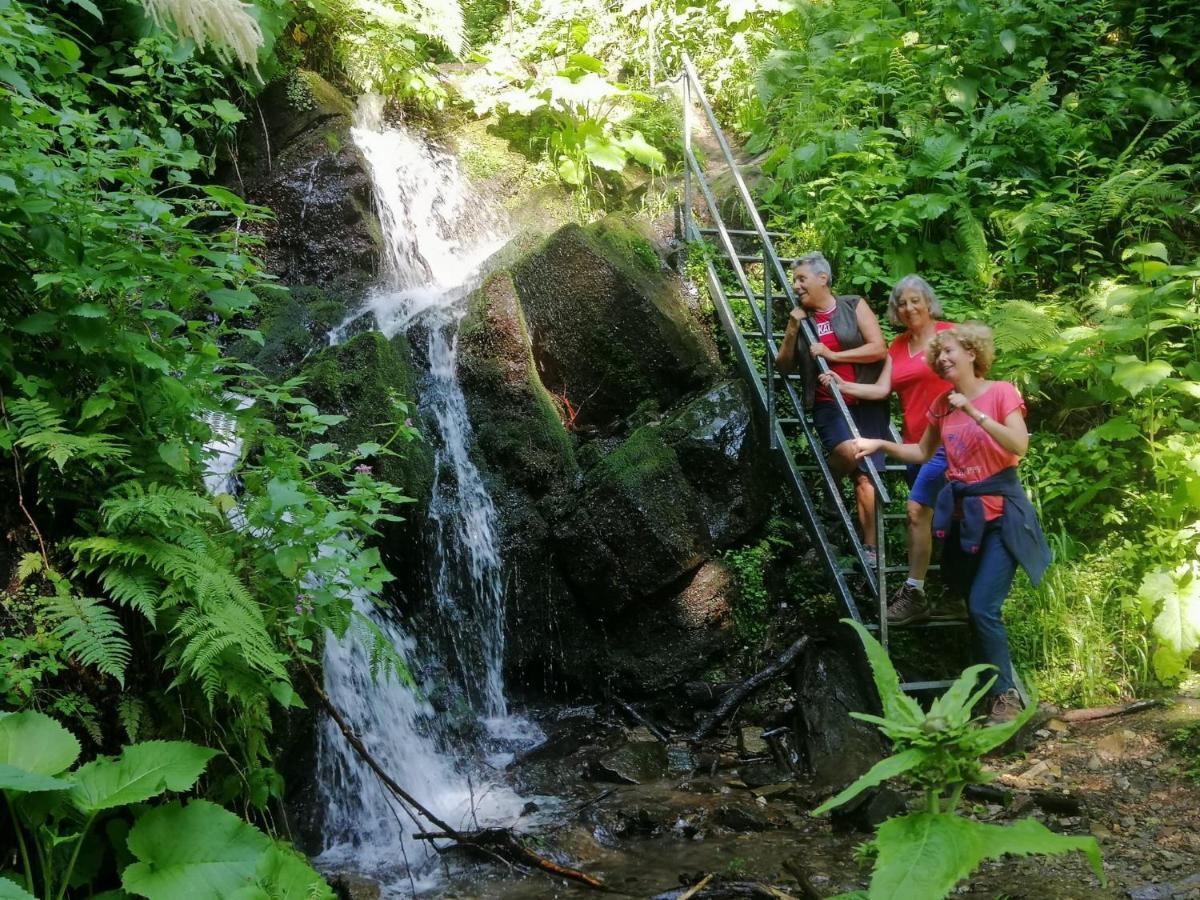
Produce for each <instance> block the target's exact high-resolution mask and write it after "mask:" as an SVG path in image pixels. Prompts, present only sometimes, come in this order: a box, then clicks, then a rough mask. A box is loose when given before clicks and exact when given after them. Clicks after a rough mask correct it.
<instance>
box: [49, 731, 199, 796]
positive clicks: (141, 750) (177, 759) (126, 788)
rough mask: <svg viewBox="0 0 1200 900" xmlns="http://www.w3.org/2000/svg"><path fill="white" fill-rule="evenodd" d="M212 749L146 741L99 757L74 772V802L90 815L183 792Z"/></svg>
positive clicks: (183, 742)
mask: <svg viewBox="0 0 1200 900" xmlns="http://www.w3.org/2000/svg"><path fill="white" fill-rule="evenodd" d="M216 754H217V752H216V751H215V750H210V749H208V748H207V747H201V746H199V745H197V744H192V743H189V742H188V741H145V742H144V743H140V744H132V745H130V746H128V747H126V748H125V749H124V750H123V751H122V752H121V755H120V756H118V757H116V758H115V759H114V758H112V757H104V756H102V757H100V758H98V759H96V760H94V761H93V762H90V763H88V764H87V765H85V766H80V767H79V769H77V770H76V772H75V788H74V790H72V792H71V802H73V803H74V804H75V805H76V806H77V807H78V808H79V809H81V810H82V811H83V812H87V813H92V812H97V811H99V810H102V809H112V808H113V807H114V806H125V805H127V804H129V803H141V802H142V801H143V800H149V799H150V798H151V797H157V796H158V795H159V794H161V793H163V792H164V791H186V790H189V789H190V788H191V787H192V785H194V784H195V783H196V779H197V778H199V777H200V775H201V773H203V772H204V767H205V766H206V765H208V761H209V760H210V759H212V758H213V757H214V756H216Z"/></svg>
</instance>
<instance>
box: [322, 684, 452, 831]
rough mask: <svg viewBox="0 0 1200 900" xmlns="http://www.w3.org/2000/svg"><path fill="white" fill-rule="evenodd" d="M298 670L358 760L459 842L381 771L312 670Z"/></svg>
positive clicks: (437, 819) (401, 797) (443, 823)
mask: <svg viewBox="0 0 1200 900" xmlns="http://www.w3.org/2000/svg"><path fill="white" fill-rule="evenodd" d="M300 668H301V670H302V671H303V672H304V676H305V677H306V678H307V679H308V684H309V686H310V687H311V688H312V689H313V692H314V693H315V694H316V696H317V699H318V700H320V701H321V705H322V706H323V707H325V711H326V712H327V713H329V717H330V718H331V719H333V722H334V724H335V725H337V727H338V730H339V731H341V733H342V734H343V735H345V736H346V740H347V741H349V742H350V746H351V747H352V748H353V749H354V752H355V753H357V754H358V757H359V759H361V760H362V761H363V762H365V763H366V764H367V766H368V767H369V768H370V769H371V771H372V772H374V773H375V775H376V777H378V778H379V780H380V781H382V782H383V783H384V785H385V786H386V787H387V789H388V790H389V791H391V792H392V793H393V794H395V795H396V796H397V797H399V798H400V799H401V800H403V801H404V802H405V803H407V804H409V805H410V806H412V807H413V809H415V810H417V812H419V813H420V814H421V815H423V816H424V817H425V818H426V819H428V820H429V821H430V822H432V823H433V824H434V825H436V826H437V827H438V828H440V829H442V831H443V832H445V833H446V834H447V836H451V837H454V838H455V839H456V840H460V839H461V838H462V835H461V834H460V833H459V832H458V831H457V830H455V829H454V828H451V827H450V826H449V825H447V824H446V823H445V822H443V821H442V820H441V819H439V818H438V817H437V816H436V815H434V814H433V813H432V812H430V811H429V810H427V809H426V808H425V807H424V806H422V805H421V804H420V803H418V802H417V801H416V800H415V799H414V798H413V796H412V795H411V794H410V793H408V791H406V790H404V788H402V787H400V785H399V784H397V783H396V781H395V780H394V779H393V778H392V776H391V775H389V774H388V773H387V772H385V771H384V770H383V767H382V766H380V765H379V763H377V762H376V761H375V757H373V756H372V755H371V754H370V753H368V752H367V748H366V747H364V746H363V742H362V741H360V740H359V739H358V735H356V734H355V733H354V729H353V728H351V727H350V725H349V723H348V722H347V721H346V720H345V719H344V718H342V714H341V713H340V712H338V709H337V707H336V706H334V705H333V701H332V700H330V699H329V695H327V694H326V693H325V691H324V689H322V687H321V686H320V685H319V684H317V679H316V678H315V677H314V676H313V673H312V670H311V669H309V668H308V666H307V665H305V664H304V663H301V664H300Z"/></svg>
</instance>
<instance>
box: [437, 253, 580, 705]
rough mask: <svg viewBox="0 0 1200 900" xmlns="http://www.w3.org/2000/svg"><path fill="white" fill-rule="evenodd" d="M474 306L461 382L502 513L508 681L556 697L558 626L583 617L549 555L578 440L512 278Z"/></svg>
mask: <svg viewBox="0 0 1200 900" xmlns="http://www.w3.org/2000/svg"><path fill="white" fill-rule="evenodd" d="M467 304H468V307H467V314H466V316H465V317H464V319H463V321H462V323H461V325H460V326H459V331H458V374H459V381H460V383H461V385H462V388H463V394H464V396H465V397H466V398H467V408H468V413H469V415H470V419H471V425H472V429H473V431H474V452H475V454H476V456H477V457H478V458H479V461H480V464H481V465H480V467H481V470H482V471H483V472H484V473H485V475H486V477H487V479H488V484H489V489H490V491H491V494H492V501H493V503H494V504H495V505H496V509H497V511H498V513H499V519H500V536H501V556H502V558H503V560H504V583H505V595H506V610H507V613H506V617H507V621H506V627H507V633H508V642H507V646H508V649H507V653H506V665H507V668H508V670H509V679H510V681H514V682H518V683H521V684H525V685H526V686H527V687H530V688H533V689H541V690H544V691H546V692H552V691H553V690H554V685H555V684H556V683H557V682H558V679H560V678H562V677H564V676H565V675H566V673H565V672H563V671H562V669H563V668H564V666H563V665H562V661H563V659H564V657H565V656H566V652H565V651H563V650H562V648H561V645H560V646H559V652H557V653H556V652H554V651H553V650H552V648H554V647H555V645H556V644H557V643H558V642H559V638H558V637H557V634H558V631H559V628H560V626H561V625H562V623H563V621H564V620H565V621H566V622H568V623H571V622H574V621H576V620H577V618H578V615H577V613H576V608H575V600H574V598H573V597H572V595H571V592H570V590H569V588H568V586H567V583H566V582H565V580H564V579H563V578H562V576H561V574H560V573H559V571H558V569H557V568H556V567H555V566H554V565H553V562H552V559H551V550H550V547H551V543H552V539H551V525H550V522H551V521H553V519H554V518H555V516H556V515H557V510H558V509H559V508H560V507H561V506H562V505H564V504H566V503H567V502H568V497H569V495H570V492H571V491H572V490H573V489H574V488H575V486H576V484H577V483H578V480H579V467H578V465H577V464H576V462H575V451H574V444H575V441H574V438H573V437H572V436H571V435H570V434H569V433H568V431H567V429H566V428H565V426H564V425H563V421H562V418H561V410H560V407H559V405H558V404H557V403H556V401H555V400H554V398H553V397H551V396H550V393H549V392H548V391H547V390H546V388H545V387H544V386H543V385H542V382H541V379H540V378H539V377H538V373H537V370H536V369H535V367H534V364H533V356H532V353H531V349H530V342H529V333H528V330H527V329H526V326H525V321H524V316H523V315H522V312H521V306H520V303H519V302H518V300H517V295H516V289H515V287H514V286H513V282H512V277H511V276H510V275H509V274H508V273H507V272H505V271H500V272H497V273H495V274H493V275H492V276H491V277H490V278H488V279H487V280H486V281H485V282H484V284H483V285H482V286H481V287H480V288H479V290H477V291H475V292H474V293H473V294H472V295H471V296H470V297H468V299H467ZM568 627H570V626H568ZM572 631H573V632H574V631H576V629H572Z"/></svg>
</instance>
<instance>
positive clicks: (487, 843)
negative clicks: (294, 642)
mask: <svg viewBox="0 0 1200 900" xmlns="http://www.w3.org/2000/svg"><path fill="white" fill-rule="evenodd" d="M292 650H293V652H294V653H295V656H296V658H297V659H299V658H300V656H299V653H298V652H296V648H295V647H293V648H292ZM300 668H301V669H302V670H303V672H304V676H305V678H306V679H307V680H308V684H309V687H311V688H312V690H313V693H314V694H315V695H316V697H317V700H318V701H320V704H321V706H322V707H324V709H325V711H326V712H327V713H329V717H330V718H331V719H333V722H334V724H335V725H337V727H338V730H339V731H340V732H341V733H342V734H343V735H344V736H345V738H346V740H347V742H349V744H350V747H351V748H352V749H353V750H354V752H355V754H357V756H358V758H359V759H361V760H362V761H363V762H364V763H366V764H367V766H368V767H369V768H370V769H371V771H372V772H374V773H375V775H376V777H377V778H378V779H379V780H380V781H381V782H382V783H383V785H384V787H386V788H387V789H388V790H389V791H391V792H392V794H393V795H394V796H395V797H396V798H397V799H399V800H401V801H402V802H403V803H405V804H407V806H409V807H412V809H407V807H406V811H407V812H408V814H409V815H410V816H412V815H413V812H412V810H416V811H417V812H418V813H420V814H421V815H422V816H423V817H424V818H425V819H426V820H427V821H429V822H430V823H432V824H433V825H436V826H437V827H438V828H439V829H441V830H440V831H438V832H421V833H417V834H414V835H413V837H415V838H416V839H417V840H435V839H445V840H450V841H453V842H454V843H455V844H456V845H458V846H462V847H469V848H473V849H475V850H478V851H480V852H482V853H486V854H487V855H489V856H492V857H494V858H497V859H500V860H501V861H503V862H512V863H514V864H516V865H521V864H525V865H529V866H533V867H535V868H538V869H541V870H542V871H543V872H549V873H550V874H551V875H556V876H559V877H562V878H570V879H573V880H574V881H578V882H580V883H581V884H586V885H587V886H588V887H593V888H600V889H602V890H603V889H606V888H605V885H604V884H603V882H601V881H599V880H598V879H596V878H593V877H592V876H591V875H587V874H585V873H583V872H579V871H577V870H575V869H569V868H567V867H566V866H560V865H559V864H558V863H556V862H551V861H550V860H548V859H544V858H542V857H541V856H538V854H536V853H534V852H533V851H532V850H530V849H529V848H528V847H525V846H523V845H522V844H521V843H520V841H518V840H517V839H516V837H515V836H514V835H513V833H512V832H511V831H509V830H508V829H506V828H484V829H480V830H479V831H459V830H458V829H456V828H453V827H451V826H450V825H448V824H447V823H446V822H444V821H442V820H441V819H440V818H438V816H436V815H435V814H434V813H432V812H431V811H430V810H428V809H426V808H425V807H424V806H422V805H421V804H420V803H419V802H417V800H416V799H415V798H413V796H412V795H411V794H409V793H408V791H406V790H404V788H402V787H401V786H400V785H399V784H397V783H396V781H395V779H393V778H392V777H391V776H390V775H388V773H387V772H386V771H384V769H383V767H382V766H381V765H380V764H379V762H378V761H377V760H376V759H375V757H373V756H372V755H371V754H370V753H369V752H368V751H367V748H366V747H365V746H363V742H362V741H361V740H359V737H358V735H356V734H355V733H354V729H353V728H351V727H350V724H349V723H348V722H347V721H346V720H345V718H343V716H342V714H341V713H340V712H339V711H338V709H337V707H335V706H334V705H333V701H331V700H330V699H329V695H328V694H326V693H325V691H324V690H323V689H322V687H321V685H319V684H318V683H317V679H316V677H315V676H314V675H313V673H312V670H310V669H309V667H308V666H307V665H305V664H304V663H301V664H300ZM413 819H414V821H415V816H413ZM434 849H435V850H437V851H438V852H439V853H442V852H444V851H445V850H446V849H448V848H446V847H438V846H437V845H436V844H435V845H434Z"/></svg>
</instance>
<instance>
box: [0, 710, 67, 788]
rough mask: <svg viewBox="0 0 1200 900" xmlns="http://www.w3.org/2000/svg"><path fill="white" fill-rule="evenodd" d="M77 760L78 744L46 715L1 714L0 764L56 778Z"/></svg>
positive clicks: (34, 713)
mask: <svg viewBox="0 0 1200 900" xmlns="http://www.w3.org/2000/svg"><path fill="white" fill-rule="evenodd" d="M78 757H79V741H77V740H75V736H74V735H72V734H71V732H69V731H67V729H65V728H63V727H62V726H61V725H59V724H58V723H57V722H55V721H54V720H53V719H52V718H50V717H49V716H47V715H44V714H42V713H39V712H19V713H0V763H4V764H6V765H10V766H13V767H15V768H17V769H23V770H24V771H26V772H32V773H34V774H35V775H57V774H58V773H59V772H62V771H63V770H64V769H67V768H69V767H70V765H71V763H73V762H75V760H76V759H77V758H78Z"/></svg>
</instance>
